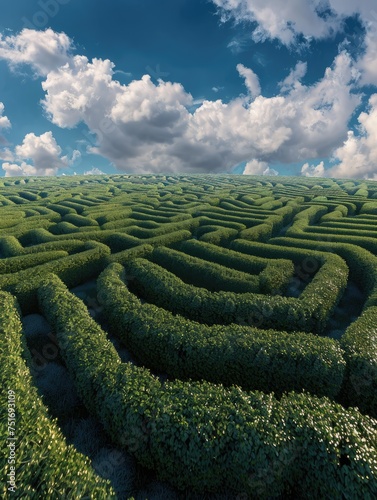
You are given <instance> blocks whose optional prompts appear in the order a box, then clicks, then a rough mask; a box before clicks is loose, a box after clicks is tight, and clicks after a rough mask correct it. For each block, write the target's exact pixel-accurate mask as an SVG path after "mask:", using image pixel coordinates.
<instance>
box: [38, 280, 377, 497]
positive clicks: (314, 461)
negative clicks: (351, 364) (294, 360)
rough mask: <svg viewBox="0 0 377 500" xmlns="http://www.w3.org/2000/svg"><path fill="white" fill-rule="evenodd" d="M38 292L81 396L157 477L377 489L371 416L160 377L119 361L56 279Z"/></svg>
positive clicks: (202, 487)
mask: <svg viewBox="0 0 377 500" xmlns="http://www.w3.org/2000/svg"><path fill="white" fill-rule="evenodd" d="M39 300H40V305H41V309H42V310H43V311H44V314H45V315H46V317H47V318H48V321H49V322H50V324H51V325H53V327H54V328H55V330H57V332H58V333H57V336H58V341H59V343H60V346H61V349H62V354H63V357H64V358H65V362H66V364H67V366H68V369H69V370H70V372H71V374H72V376H73V378H74V380H75V383H76V386H77V389H78V392H79V394H80V395H81V397H82V398H83V400H84V402H85V404H86V405H87V406H88V407H89V408H90V409H91V410H92V411H94V412H95V414H96V415H97V416H98V418H99V419H100V420H101V422H102V424H103V425H104V427H105V429H106V431H107V432H108V433H109V434H110V436H111V437H112V438H113V439H114V440H115V441H117V442H119V441H120V442H121V443H122V444H123V446H125V447H126V448H128V449H130V452H131V453H133V454H134V455H135V457H136V458H137V460H138V461H139V462H140V463H141V464H143V465H144V466H146V467H148V468H153V469H154V470H155V471H156V472H157V474H158V476H159V477H160V478H161V479H163V480H168V481H169V482H171V483H172V484H173V485H174V486H176V487H177V488H180V489H185V488H192V489H193V490H197V491H200V492H201V493H202V494H203V492H205V491H219V490H221V489H224V488H229V489H231V490H233V491H235V492H236V493H245V494H248V495H254V496H255V494H257V495H258V498H268V497H274V496H275V497H276V496H279V495H283V494H288V495H291V496H292V495H293V496H296V497H300V498H313V497H314V498H326V497H331V498H339V499H340V498H342V496H343V495H344V491H347V493H348V494H349V495H350V496H352V497H354V498H359V497H360V498H369V497H370V498H373V496H376V495H377V462H376V453H377V450H376V445H375V443H376V442H377V430H376V425H377V422H376V421H375V420H372V419H370V418H369V417H366V416H362V415H361V414H360V413H359V412H358V411H357V410H355V409H349V410H345V409H344V408H343V407H342V406H340V405H337V404H334V403H332V402H331V401H330V400H328V399H326V398H322V399H318V398H316V397H314V396H310V395H308V394H300V395H297V394H295V393H290V394H287V395H283V396H282V398H281V399H280V401H277V400H276V399H275V398H274V396H273V395H267V394H263V393H258V392H254V393H248V392H243V391H241V390H240V389H239V388H238V387H235V386H233V387H231V388H224V387H223V386H221V385H214V384H211V383H209V382H201V383H200V382H182V381H174V382H168V383H165V384H163V385H162V384H161V382H160V381H159V380H158V379H157V378H155V377H153V376H152V375H151V374H150V373H149V371H148V370H146V369H144V368H140V367H136V366H133V365H131V364H124V363H120V359H119V356H118V355H117V353H116V351H115V349H114V347H113V346H112V344H111V343H110V342H109V341H108V340H107V338H106V335H105V334H104V333H103V332H101V331H100V329H99V327H98V325H97V324H96V323H95V322H94V321H93V320H92V319H91V318H90V316H89V314H88V313H87V311H84V309H83V307H84V306H83V304H81V305H80V303H79V299H77V298H76V297H74V296H73V295H72V294H70V293H69V292H68V291H67V289H66V288H65V287H64V286H63V285H62V284H61V283H59V280H58V279H57V278H48V279H46V280H45V281H44V283H43V286H42V287H41V289H40V292H39Z"/></svg>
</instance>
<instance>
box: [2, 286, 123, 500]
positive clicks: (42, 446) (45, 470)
mask: <svg viewBox="0 0 377 500" xmlns="http://www.w3.org/2000/svg"><path fill="white" fill-rule="evenodd" d="M24 358H26V359H27V360H30V354H29V352H28V350H27V347H26V344H25V340H24V337H23V333H22V324H21V320H20V314H19V310H18V305H17V302H16V300H15V298H14V297H12V296H11V295H10V294H8V293H4V292H0V364H1V367H2V369H1V371H0V386H1V399H2V402H3V403H2V405H1V408H0V427H1V435H2V437H3V438H2V440H1V441H2V443H1V448H2V453H1V455H2V456H1V459H0V463H1V466H0V471H1V477H2V478H3V480H2V483H1V488H0V494H1V496H2V497H3V498H11V497H14V498H58V497H60V496H61V495H62V494H64V496H66V498H116V496H115V492H114V491H113V489H112V488H111V486H110V483H109V482H108V481H104V480H103V479H101V478H99V477H98V476H97V475H96V473H95V472H94V470H93V469H92V467H91V465H90V462H89V460H88V459H87V458H86V457H84V456H83V455H81V454H80V453H78V452H77V451H76V449H75V448H74V447H73V446H72V445H67V443H66V441H65V439H64V436H63V434H62V432H61V430H60V429H59V426H58V423H57V421H56V420H52V419H51V418H50V417H49V415H48V411H47V408H46V407H45V406H44V404H43V401H42V398H41V397H40V395H39V394H38V391H37V389H36V388H35V386H34V385H33V380H32V377H31V375H30V372H29V369H28V368H27V364H26V363H25V360H24ZM9 394H11V395H12V397H13V395H14V397H15V402H14V405H15V414H16V428H15V432H16V439H17V441H16V450H15V453H16V458H15V463H14V464H12V463H10V464H9V463H8V457H9V456H10V448H7V444H8V443H9V442H7V440H6V436H8V429H7V422H8V408H7V404H6V401H7V400H8V395H9ZM11 409H13V407H12V408H11ZM11 466H14V467H15V475H16V492H15V493H12V492H10V491H8V489H7V488H8V486H9V484H6V481H7V474H9V473H10V472H11V469H10V467H11Z"/></svg>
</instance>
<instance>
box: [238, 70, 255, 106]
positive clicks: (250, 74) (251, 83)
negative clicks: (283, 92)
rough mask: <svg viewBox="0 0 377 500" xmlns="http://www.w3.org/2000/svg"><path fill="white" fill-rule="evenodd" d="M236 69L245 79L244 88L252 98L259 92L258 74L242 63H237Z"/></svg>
mask: <svg viewBox="0 0 377 500" xmlns="http://www.w3.org/2000/svg"><path fill="white" fill-rule="evenodd" d="M237 71H238V73H239V74H240V76H242V77H243V78H244V79H245V85H246V88H247V90H248V92H249V94H250V97H251V98H252V99H254V98H255V97H257V96H258V95H259V94H260V93H261V88H260V83H259V78H258V76H257V75H256V74H255V73H254V71H253V70H252V69H250V68H246V67H245V66H244V65H243V64H237Z"/></svg>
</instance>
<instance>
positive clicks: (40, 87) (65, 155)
mask: <svg viewBox="0 0 377 500" xmlns="http://www.w3.org/2000/svg"><path fill="white" fill-rule="evenodd" d="M359 4H360V5H359ZM374 4H375V0H364V1H363V2H360V1H356V0H285V1H284V2H282V1H281V0H263V1H262V0H160V1H159V2H156V1H155V0H154V1H153V0H108V1H107V2H100V1H95V0H80V1H77V0H14V1H13V2H12V3H10V2H7V3H6V5H5V6H3V7H2V15H1V19H0V175H6V176H14V175H61V174H62V173H65V174H66V175H69V174H73V173H74V172H77V173H78V174H81V173H84V172H92V171H94V172H96V171H97V170H93V169H99V170H101V171H102V172H105V173H116V172H120V173H134V174H138V173H140V174H144V173H170V174H172V173H175V174H181V173H182V174H185V173H186V174H187V173H213V174H216V173H226V172H228V173H231V172H235V173H248V174H258V175H261V174H264V175H277V174H280V175H308V176H320V177H343V178H358V179H377V167H376V165H377V6H375V7H373V6H374Z"/></svg>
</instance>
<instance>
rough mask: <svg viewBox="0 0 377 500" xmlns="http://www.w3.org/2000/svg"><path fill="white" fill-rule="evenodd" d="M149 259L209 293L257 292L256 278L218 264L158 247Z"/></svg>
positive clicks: (257, 282)
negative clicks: (225, 291) (223, 291)
mask: <svg viewBox="0 0 377 500" xmlns="http://www.w3.org/2000/svg"><path fill="white" fill-rule="evenodd" d="M150 259H151V260H152V261H153V262H155V263H156V264H159V265H160V266H162V267H164V268H165V269H167V270H168V271H170V272H172V273H174V274H175V275H176V276H178V277H179V278H181V279H182V280H183V281H185V282H186V283H190V284H192V285H195V286H198V287H203V288H207V289H208V290H211V291H219V290H228V291H231V292H236V293H241V292H259V278H258V276H255V275H252V274H246V273H243V272H240V271H236V270H232V269H229V268H225V267H224V266H222V265H220V264H216V263H213V262H208V261H205V260H202V259H199V258H197V257H190V256H188V255H185V254H183V253H181V252H178V251H177V250H172V249H169V248H165V247H158V248H156V249H155V250H154V251H153V253H152V255H151V256H150Z"/></svg>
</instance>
